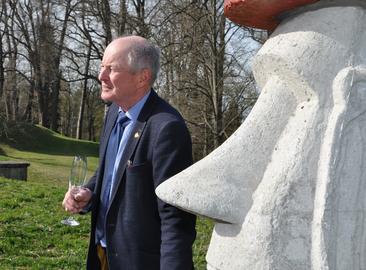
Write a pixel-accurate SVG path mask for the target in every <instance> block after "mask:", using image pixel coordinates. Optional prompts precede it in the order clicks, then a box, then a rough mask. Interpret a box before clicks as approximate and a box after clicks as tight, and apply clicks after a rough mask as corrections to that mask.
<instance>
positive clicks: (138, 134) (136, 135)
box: [133, 131, 140, 139]
mask: <svg viewBox="0 0 366 270" xmlns="http://www.w3.org/2000/svg"><path fill="white" fill-rule="evenodd" d="M133 137H134V138H135V139H138V138H140V133H139V132H138V131H137V132H136V133H135V135H133Z"/></svg>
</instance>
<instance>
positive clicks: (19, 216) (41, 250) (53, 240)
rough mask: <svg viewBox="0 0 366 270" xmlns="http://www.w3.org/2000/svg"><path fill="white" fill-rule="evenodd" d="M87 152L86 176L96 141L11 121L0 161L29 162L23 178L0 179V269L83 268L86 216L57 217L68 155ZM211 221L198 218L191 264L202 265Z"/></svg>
mask: <svg viewBox="0 0 366 270" xmlns="http://www.w3.org/2000/svg"><path fill="white" fill-rule="evenodd" d="M76 154H85V155H87V156H88V169H89V171H88V175H89V176H91V175H92V173H93V171H94V170H95V168H96V166H97V161H98V157H97V155H98V145H97V144H96V143H92V142H88V141H78V140H74V139H70V138H66V137H63V136H60V135H59V134H56V133H54V132H52V131H49V130H47V129H45V128H42V127H39V126H31V125H16V126H13V127H12V129H11V130H10V132H9V134H8V138H4V137H0V160H26V161H28V162H30V163H31V166H30V167H29V169H28V181H19V180H9V179H5V178H1V177H0V269H85V260H86V252H87V246H88V239H89V226H90V225H89V224H90V215H85V216H77V219H78V220H79V221H80V223H81V226H78V227H68V226H65V225H62V224H61V223H60V221H61V220H62V219H63V218H65V217H66V216H67V215H66V213H65V212H64V210H63V209H62V207H61V202H62V199H63V196H64V193H65V191H66V187H67V177H68V175H69V170H70V164H71V162H72V157H73V156H74V155H76ZM212 227H213V224H212V222H211V221H208V220H206V219H202V218H199V219H198V221H197V240H196V242H195V245H194V262H195V267H196V269H198V270H201V269H202V270H203V269H206V263H205V258H204V257H205V254H206V251H207V247H208V244H209V239H210V236H211V231H212Z"/></svg>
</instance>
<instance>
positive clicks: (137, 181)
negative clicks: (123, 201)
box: [126, 163, 155, 200]
mask: <svg viewBox="0 0 366 270" xmlns="http://www.w3.org/2000/svg"><path fill="white" fill-rule="evenodd" d="M126 195H127V196H131V197H134V198H135V199H138V200H145V199H148V198H152V195H155V191H154V185H153V179H152V169H151V165H150V164H149V163H141V164H137V165H132V166H127V169H126Z"/></svg>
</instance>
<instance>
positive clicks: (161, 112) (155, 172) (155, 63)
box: [63, 36, 195, 270]
mask: <svg viewBox="0 0 366 270" xmlns="http://www.w3.org/2000/svg"><path fill="white" fill-rule="evenodd" d="M159 58H160V54H159V49H157V48H156V47H155V46H153V45H151V44H150V43H149V42H148V41H147V40H146V39H144V38H142V37H138V36H128V37H122V38H118V39H116V40H114V41H113V42H112V43H110V44H109V45H108V47H107V48H106V50H105V53H104V56H103V60H102V66H101V70H100V74H99V79H100V81H101V83H102V92H101V98H102V99H103V100H106V101H109V102H112V105H111V106H110V108H109V110H108V113H107V116H106V118H105V122H104V127H103V131H102V135H101V140H100V153H99V157H100V161H99V167H98V169H97V171H96V172H95V174H94V176H93V177H92V178H91V179H90V181H89V183H88V184H87V185H86V188H85V189H84V190H82V191H81V192H79V193H78V194H77V195H72V194H71V193H70V192H68V193H66V195H65V198H64V201H63V206H64V208H65V209H66V211H69V212H71V213H79V212H82V211H85V210H91V211H92V221H91V222H92V231H91V239H90V246H89V253H88V260H87V269H131V270H132V269H133V270H147V269H149V270H155V269H156V270H158V269H162V270H163V269H166V270H178V269H182V270H188V269H193V263H192V244H193V241H194V239H195V216H194V215H191V214H189V213H186V212H183V211H181V210H179V209H177V208H175V207H173V206H171V205H169V204H166V203H164V202H163V201H161V200H160V199H158V198H157V197H156V195H155V192H154V190H155V188H156V187H157V186H158V185H159V184H160V183H162V182H163V181H165V180H166V179H167V178H169V177H171V176H173V175H174V174H176V173H178V172H180V171H182V170H183V169H185V168H186V167H188V166H189V165H191V164H192V150H191V149H192V146H191V139H190V135H189V132H188V130H187V127H186V125H185V123H184V120H183V119H182V117H181V115H180V114H179V113H178V112H177V111H176V110H175V109H174V108H172V107H171V106H170V105H169V104H168V103H166V102H165V101H163V100H162V99H161V98H159V97H158V95H157V94H156V93H155V91H154V90H153V89H152V84H153V83H154V81H155V79H156V77H157V73H158V71H159Z"/></svg>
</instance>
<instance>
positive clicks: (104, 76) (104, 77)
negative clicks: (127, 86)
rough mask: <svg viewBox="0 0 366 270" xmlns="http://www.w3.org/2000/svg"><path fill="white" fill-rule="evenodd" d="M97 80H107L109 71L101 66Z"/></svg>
mask: <svg viewBox="0 0 366 270" xmlns="http://www.w3.org/2000/svg"><path fill="white" fill-rule="evenodd" d="M99 80H100V81H107V80H109V73H108V70H107V69H106V68H101V70H100V71H99Z"/></svg>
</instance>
